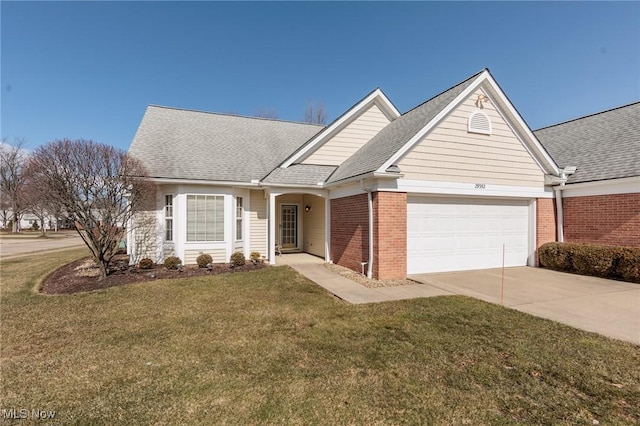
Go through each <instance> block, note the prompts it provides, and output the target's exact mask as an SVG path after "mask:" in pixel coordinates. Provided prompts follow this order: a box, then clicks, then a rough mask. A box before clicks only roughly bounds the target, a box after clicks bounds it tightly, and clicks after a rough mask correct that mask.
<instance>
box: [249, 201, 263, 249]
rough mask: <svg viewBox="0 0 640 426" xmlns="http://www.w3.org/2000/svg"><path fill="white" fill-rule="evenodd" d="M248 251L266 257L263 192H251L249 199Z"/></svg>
mask: <svg viewBox="0 0 640 426" xmlns="http://www.w3.org/2000/svg"><path fill="white" fill-rule="evenodd" d="M249 206H250V207H249V232H250V233H251V238H250V240H251V247H250V251H257V252H260V254H261V255H262V256H265V257H266V256H267V255H268V253H267V232H268V231H267V200H266V199H265V198H264V191H251V194H250V199H249Z"/></svg>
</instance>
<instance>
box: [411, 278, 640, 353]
mask: <svg viewBox="0 0 640 426" xmlns="http://www.w3.org/2000/svg"><path fill="white" fill-rule="evenodd" d="M410 278H411V279H413V280H416V281H418V282H421V283H423V284H428V285H431V286H434V287H437V288H439V289H441V290H445V291H448V292H451V293H453V294H460V295H465V296H471V297H475V298H478V299H481V300H485V301H487V302H491V303H497V304H500V303H501V287H502V286H501V269H486V270H480V271H464V272H447V273H436V274H419V275H412V276H410ZM504 305H505V306H508V307H510V308H513V309H517V310H519V311H522V312H526V313H529V314H532V315H536V316H538V317H542V318H547V319H551V320H554V321H558V322H561V323H564V324H568V325H570V326H573V327H576V328H580V329H582V330H587V331H594V332H596V333H600V334H603V335H605V336H609V337H613V338H616V339H620V340H626V341H628V342H632V343H635V344H640V284H632V283H625V282H620V281H612V280H606V279H602V278H594V277H585V276H581V275H573V274H566V273H562V272H556V271H550V270H546V269H540V268H529V267H522V268H506V269H505V278H504Z"/></svg>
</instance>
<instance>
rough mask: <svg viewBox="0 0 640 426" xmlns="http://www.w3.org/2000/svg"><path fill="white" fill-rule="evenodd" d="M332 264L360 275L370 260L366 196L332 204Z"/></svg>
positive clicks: (331, 201) (356, 196) (346, 198)
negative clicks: (362, 264)
mask: <svg viewBox="0 0 640 426" xmlns="http://www.w3.org/2000/svg"><path fill="white" fill-rule="evenodd" d="M330 203H331V205H330V208H331V260H333V262H334V263H336V264H338V265H340V266H344V267H345V268H349V269H353V270H354V271H358V272H360V271H361V270H362V266H361V265H360V262H366V261H367V260H368V259H369V208H368V201H367V194H358V195H353V196H350V197H343V198H336V199H334V200H330Z"/></svg>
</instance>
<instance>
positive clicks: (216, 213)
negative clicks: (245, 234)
mask: <svg viewBox="0 0 640 426" xmlns="http://www.w3.org/2000/svg"><path fill="white" fill-rule="evenodd" d="M187 241H224V196H222V195H187Z"/></svg>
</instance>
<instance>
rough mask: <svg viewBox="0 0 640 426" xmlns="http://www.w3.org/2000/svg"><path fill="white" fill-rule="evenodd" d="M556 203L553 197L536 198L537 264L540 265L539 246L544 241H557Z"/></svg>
mask: <svg viewBox="0 0 640 426" xmlns="http://www.w3.org/2000/svg"><path fill="white" fill-rule="evenodd" d="M556 231H557V224H556V203H555V201H554V199H553V198H538V199H537V200H536V265H538V247H540V246H541V245H543V244H544V243H549V242H552V241H556V239H557V233H556Z"/></svg>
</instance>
